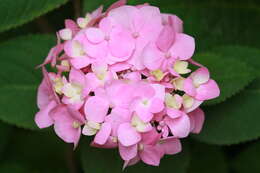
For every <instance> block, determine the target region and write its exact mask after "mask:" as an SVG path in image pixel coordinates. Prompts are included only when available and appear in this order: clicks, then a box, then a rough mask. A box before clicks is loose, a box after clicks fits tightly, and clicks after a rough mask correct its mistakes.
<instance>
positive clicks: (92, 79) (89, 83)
mask: <svg viewBox="0 0 260 173" xmlns="http://www.w3.org/2000/svg"><path fill="white" fill-rule="evenodd" d="M100 86H102V83H101V82H100V80H99V79H98V78H97V76H96V75H95V74H94V73H87V74H86V87H88V88H89V90H90V91H95V90H96V89H97V88H98V87H100Z"/></svg>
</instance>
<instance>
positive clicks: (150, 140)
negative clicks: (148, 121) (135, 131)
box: [142, 128, 161, 145]
mask: <svg viewBox="0 0 260 173" xmlns="http://www.w3.org/2000/svg"><path fill="white" fill-rule="evenodd" d="M160 137H161V134H159V133H158V132H157V131H156V130H155V129H154V128H153V129H152V130H150V131H149V132H146V133H142V143H144V144H146V145H155V144H156V143H157V142H158V141H159V139H160Z"/></svg>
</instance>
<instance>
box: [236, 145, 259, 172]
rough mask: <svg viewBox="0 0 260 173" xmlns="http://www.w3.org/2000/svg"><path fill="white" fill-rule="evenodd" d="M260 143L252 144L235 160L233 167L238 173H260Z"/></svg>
mask: <svg viewBox="0 0 260 173" xmlns="http://www.w3.org/2000/svg"><path fill="white" fill-rule="evenodd" d="M259 156H260V142H259V141H257V142H256V143H254V144H251V145H249V146H248V148H246V149H245V150H244V151H242V152H240V153H239V154H238V155H237V156H236V157H235V159H234V164H233V167H234V169H235V171H236V172H237V173H248V172H255V173H256V172H260V165H259V159H260V158H259Z"/></svg>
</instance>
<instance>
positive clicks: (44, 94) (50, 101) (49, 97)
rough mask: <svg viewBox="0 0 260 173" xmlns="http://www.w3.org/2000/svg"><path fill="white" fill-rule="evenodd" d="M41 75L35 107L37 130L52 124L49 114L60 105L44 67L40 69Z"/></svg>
mask: <svg viewBox="0 0 260 173" xmlns="http://www.w3.org/2000/svg"><path fill="white" fill-rule="evenodd" d="M42 73H43V80H42V82H41V84H40V86H39V88H38V93H37V105H38V108H39V109H40V111H39V112H38V113H36V115H35V122H36V124H37V126H38V127H39V128H46V127H49V126H51V125H52V124H53V120H52V118H51V117H50V116H49V113H50V112H51V110H52V109H54V108H55V107H56V106H57V105H58V104H59V103H60V100H59V98H58V96H57V95H56V93H55V91H54V89H53V86H52V83H51V79H50V77H49V74H48V72H47V71H46V69H45V68H44V67H43V68H42Z"/></svg>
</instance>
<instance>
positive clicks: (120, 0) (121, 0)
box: [107, 0, 126, 13]
mask: <svg viewBox="0 0 260 173" xmlns="http://www.w3.org/2000/svg"><path fill="white" fill-rule="evenodd" d="M125 4H126V0H118V1H116V2H115V3H113V4H112V5H111V6H110V7H108V9H107V13H108V12H110V11H111V10H113V9H115V8H118V7H121V6H123V5H125Z"/></svg>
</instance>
